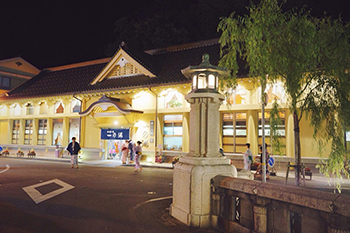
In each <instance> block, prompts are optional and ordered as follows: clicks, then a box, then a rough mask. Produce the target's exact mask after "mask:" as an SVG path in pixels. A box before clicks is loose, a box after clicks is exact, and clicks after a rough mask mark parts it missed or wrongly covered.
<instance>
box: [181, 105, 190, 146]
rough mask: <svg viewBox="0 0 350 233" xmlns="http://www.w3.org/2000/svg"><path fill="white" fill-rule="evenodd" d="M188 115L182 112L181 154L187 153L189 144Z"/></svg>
mask: <svg viewBox="0 0 350 233" xmlns="http://www.w3.org/2000/svg"><path fill="white" fill-rule="evenodd" d="M189 122H190V114H189V113H188V112H184V113H183V114H182V152H189V144H190V129H189Z"/></svg>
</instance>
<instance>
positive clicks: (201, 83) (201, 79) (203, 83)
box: [198, 74, 207, 89]
mask: <svg viewBox="0 0 350 233" xmlns="http://www.w3.org/2000/svg"><path fill="white" fill-rule="evenodd" d="M206 78H207V77H206V75H205V74H200V75H198V89H204V88H207V80H206Z"/></svg>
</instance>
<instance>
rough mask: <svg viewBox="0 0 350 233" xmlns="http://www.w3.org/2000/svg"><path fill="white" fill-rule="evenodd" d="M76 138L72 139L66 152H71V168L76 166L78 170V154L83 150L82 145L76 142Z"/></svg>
mask: <svg viewBox="0 0 350 233" xmlns="http://www.w3.org/2000/svg"><path fill="white" fill-rule="evenodd" d="M75 140H76V138H75V137H72V142H71V143H69V145H68V146H67V148H66V150H67V151H68V152H69V154H70V163H71V168H73V167H74V165H75V166H76V168H78V167H79V166H78V153H79V151H80V149H81V147H80V145H79V143H78V142H76V141H75Z"/></svg>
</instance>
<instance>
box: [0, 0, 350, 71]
mask: <svg viewBox="0 0 350 233" xmlns="http://www.w3.org/2000/svg"><path fill="white" fill-rule="evenodd" d="M156 1H157V0H153V1H152V0H143V1H137V0H126V1H125V0H124V1H120V0H115V1H113V2H112V1H92V2H91V1H90V2H89V1H84V2H82V1H80V3H79V4H78V3H72V2H73V1H40V3H37V2H38V1H23V3H22V1H11V2H10V3H8V4H6V8H4V7H2V11H1V14H0V28H1V33H0V59H7V58H12V57H16V56H21V57H23V58H24V59H25V60H27V61H28V62H30V63H31V64H33V65H34V66H36V67H38V68H39V69H42V68H47V67H53V66H59V65H64V64H70V63H75V62H80V61H88V60H93V59H99V58H104V57H107V55H106V52H105V51H106V49H107V47H108V44H110V43H112V42H113V33H114V24H115V22H116V21H117V20H118V19H119V18H121V17H124V16H128V15H130V14H131V13H134V15H135V12H137V14H138V15H139V16H140V17H142V13H144V12H149V13H150V14H152V13H153V14H154V13H155V12H156V11H157V8H156V5H155V3H154V2H156ZM167 1H168V0H163V2H167ZM169 1H172V0H169ZM177 1H184V0H177ZM204 1H206V0H186V3H187V2H193V3H196V2H204ZM208 1H209V0H208ZM220 1H223V0H217V1H216V3H218V2H220ZM231 1H235V0H231ZM290 1H292V0H290ZM298 1H299V2H302V3H303V4H304V3H305V2H308V4H309V5H310V6H313V9H314V12H316V13H317V14H321V13H323V12H324V11H327V12H329V15H334V16H337V15H339V14H340V13H342V14H343V18H344V19H345V20H349V15H350V9H349V6H348V5H346V4H343V3H344V2H347V1H345V0H305V1H303V0H293V2H298ZM108 2H109V3H108ZM111 2H112V5H111ZM138 2H140V3H138ZM236 2H244V4H245V3H246V2H248V1H247V0H236ZM242 4H243V3H242ZM149 9H154V11H153V12H152V10H149ZM233 10H234V9H232V10H230V11H229V12H232V11H233ZM179 11H180V9H179ZM145 14H146V13H145ZM222 16H228V15H222ZM143 17H146V15H145V16H143ZM190 33H195V32H190Z"/></svg>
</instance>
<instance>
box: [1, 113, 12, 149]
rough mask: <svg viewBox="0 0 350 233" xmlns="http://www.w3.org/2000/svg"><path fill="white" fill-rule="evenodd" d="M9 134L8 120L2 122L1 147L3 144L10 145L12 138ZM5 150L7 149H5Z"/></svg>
mask: <svg viewBox="0 0 350 233" xmlns="http://www.w3.org/2000/svg"><path fill="white" fill-rule="evenodd" d="M8 132H9V123H8V121H7V120H1V121H0V146H1V144H9V143H10V138H9V137H8V136H7V133H8ZM3 149H5V148H3Z"/></svg>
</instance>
